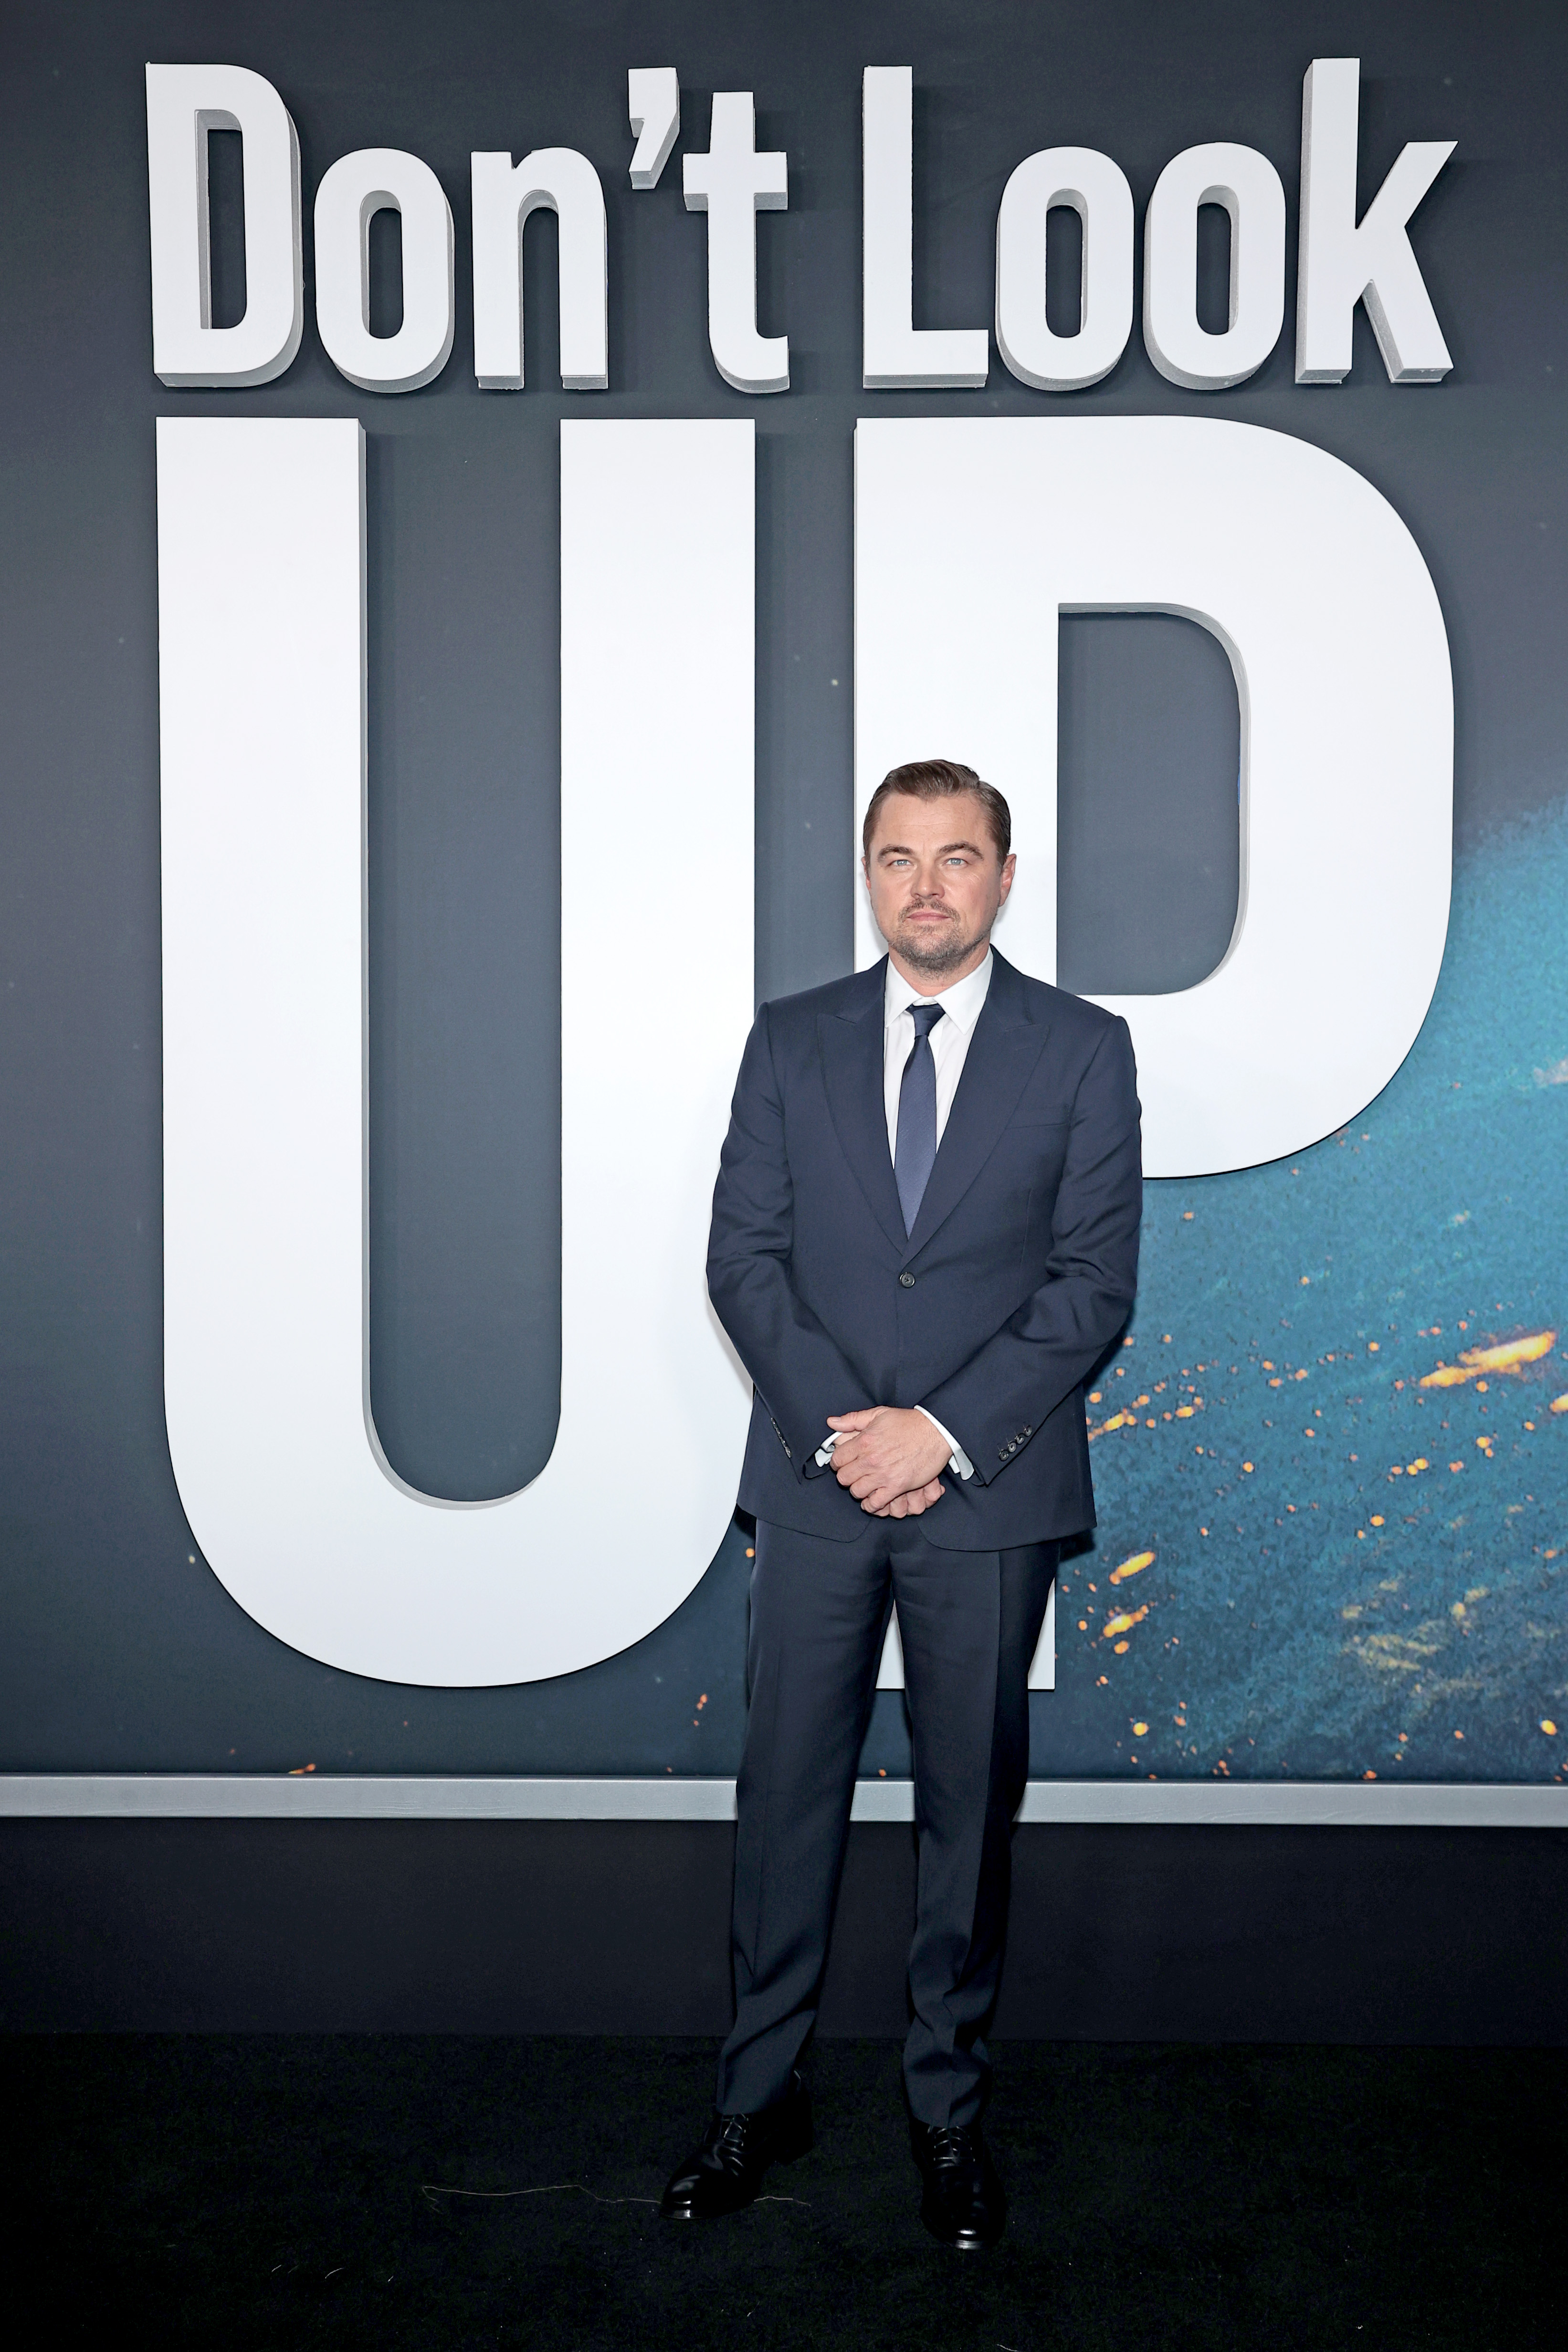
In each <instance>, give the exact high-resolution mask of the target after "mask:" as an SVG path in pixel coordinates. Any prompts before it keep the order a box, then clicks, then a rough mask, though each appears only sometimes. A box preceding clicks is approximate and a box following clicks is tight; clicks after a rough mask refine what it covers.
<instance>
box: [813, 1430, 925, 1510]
mask: <svg viewBox="0 0 1568 2352" xmlns="http://www.w3.org/2000/svg"><path fill="white" fill-rule="evenodd" d="M828 1427H829V1428H830V1429H836V1430H838V1431H839V1432H840V1437H839V1442H838V1444H837V1445H835V1446H834V1448H833V1475H834V1477H835V1478H836V1479H837V1480H838V1482H839V1484H840V1486H847V1487H848V1488H849V1490H850V1493H851V1494H852V1496H854V1498H855V1500H856V1502H857V1503H858V1504H859V1505H860V1507H861V1508H862V1511H870V1512H872V1513H873V1515H875V1514H879V1513H882V1512H884V1511H886V1510H887V1508H888V1507H889V1505H890V1504H892V1503H894V1502H896V1501H897V1499H898V1497H899V1496H901V1495H910V1494H914V1493H916V1492H917V1491H918V1490H919V1489H920V1488H921V1487H923V1486H929V1485H930V1484H931V1482H932V1480H933V1479H934V1478H935V1477H936V1475H937V1473H938V1472H939V1471H941V1470H945V1469H946V1466H947V1455H948V1445H947V1441H946V1438H945V1437H944V1436H943V1434H942V1433H941V1431H940V1430H939V1429H938V1428H937V1427H936V1424H935V1423H933V1422H929V1421H927V1420H926V1418H925V1414H924V1413H923V1412H915V1411H914V1410H913V1409H911V1410H909V1411H907V1412H906V1411H904V1409H903V1408H902V1407H900V1406H898V1405H873V1407H872V1408H871V1409H870V1410H869V1411H868V1412H831V1413H830V1414H829V1415H828Z"/></svg>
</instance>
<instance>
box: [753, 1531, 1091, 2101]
mask: <svg viewBox="0 0 1568 2352" xmlns="http://www.w3.org/2000/svg"><path fill="white" fill-rule="evenodd" d="M935 1508H936V1509H937V1510H940V1509H941V1508H942V1505H941V1504H940V1503H938V1504H936V1506H935ZM756 1549H757V1559H756V1565H755V1567H754V1569H753V1571H752V1578H751V1633H750V1641H749V1644H748V1648H747V1681H748V1685H749V1692H750V1710H749V1714H748V1716H747V1729H746V1748H745V1753H744V1755H743V1758H742V1760H741V1768H740V1778H739V1781H738V1784H737V1831H736V1850H735V1901H734V1910H733V1915H732V1927H731V1936H732V1943H733V1950H734V1961H735V1993H736V2018H735V2027H734V2031H733V2032H731V2034H730V2036H729V2039H728V2041H727V2042H726V2043H725V2045H724V2049H723V2051H722V2053H721V2054H720V2058H719V2068H718V2102H717V2103H718V2106H719V2109H720V2112H721V2113H724V2114H736V2113H741V2114H755V2113H756V2112H757V2111H758V2109H759V2108H762V2107H766V2106H769V2105H772V2103H773V2102H774V2100H776V2099H778V2098H779V2097H781V2096H782V2095H783V2094H784V2092H785V2090H786V2089H787V2088H788V2085H789V2075H790V2071H791V2069H792V2068H793V2066H794V2065H795V2063H796V2061H797V2060H798V2059H799V2057H800V2052H801V2050H802V2048H803V2046H804V2044H805V2042H806V2039H807V2036H808V2035H809V2034H810V2031H811V2027H812V2025H813V2024H814V2022H815V2021H816V2014H817V2003H818V2000H819V1996H820V1991H821V1980H822V1972H823V1969H824V1967H825V1965H826V1962H827V1957H828V1937H829V1933H830V1930H831V1923H832V1912H833V1902H834V1897H835V1895H836V1893H837V1890H838V1880H839V1871H840V1867H841V1864H842V1861H843V1853H844V1840H845V1836H846V1833H847V1832H848V1828H849V1817H850V1804H851V1801H852V1797H853V1795H854V1785H855V1768H856V1765H857V1764H858V1762H859V1759H860V1751H861V1745H862V1740H863V1739H864V1737H865V1729H866V1723H867V1719H868V1717H869V1715H870V1711H871V1703H872V1699H873V1694H874V1691H875V1686H876V1671H877V1666H878V1664H879V1663H880V1661H881V1657H882V1647H883V1639H884V1637H885V1634H886V1631H887V1622H888V1617H889V1613H890V1611H891V1608H892V1605H893V1603H894V1601H896V1602H897V1604H898V1625H899V1635H900V1639H901V1641H902V1643H903V1648H904V1689H905V1697H906V1700H907V1704H908V1707H909V1715H910V1721H911V1724H912V1727H913V1730H914V1743H915V1830H916V1835H917V1839H918V1848H919V1863H918V1872H917V1881H916V1885H917V1893H916V1901H915V1937H914V1942H913V1944H912V1945H911V1948H910V1954H909V1999H910V2006H911V2010H912V2012H913V2018H912V2022H911V2025H910V2028H909V2034H908V2038H907V2041H906V2042H905V2044H904V2084H905V2089H906V2093H907V2095H908V2100H909V2107H910V2112H911V2114H912V2115H913V2116H914V2117H915V2121H916V2122H918V2123H923V2124H929V2125H933V2126H936V2125H940V2124H969V2123H973V2122H974V2120H975V2118H976V2117H977V2115H978V2114H979V2112H980V2109H981V2107H982V2105H984V2101H985V2095H986V2089H987V2084H988V2079H989V2062H988V2056H987V2052H986V2045H985V2042H984V2039H983V2035H984V2032H985V2028H986V2025H987V2023H988V2019H989V2016H990V2012H991V2010H992V2008H993V2006H994V2004H995V2001H996V1996H997V1987H998V1982H999V1980H1000V1976H1001V1963H1002V1946H1003V1940H1004V1937H1005V1935H1006V1929H1007V1912H1008V1894H1009V1874H1010V1842H1011V1830H1012V1816H1013V1814H1014V1812H1015V1811H1017V1809H1018V1805H1019V1800H1020V1799H1021V1797H1022V1795H1023V1790H1024V1783H1025V1780H1027V1778H1028V1775H1029V1670H1030V1661H1031V1660H1032V1658H1033V1656H1034V1652H1035V1645H1036V1643H1038V1641H1039V1639H1040V1625H1041V1622H1042V1621H1043V1619H1044V1616H1045V1607H1046V1602H1047V1600H1048V1599H1049V1597H1050V1593H1051V1580H1052V1578H1053V1577H1054V1575H1055V1573H1056V1562H1057V1556H1058V1553H1059V1550H1060V1549H1061V1547H1060V1546H1059V1545H1058V1544H1055V1543H1038V1544H1025V1545H1022V1546H1020V1547H1019V1548H1018V1549H1012V1550H1008V1551H943V1550H940V1549H937V1547H936V1545H935V1544H932V1543H930V1542H928V1541H927V1540H926V1538H925V1536H924V1535H923V1534H922V1533H921V1521H920V1520H919V1519H877V1518H871V1517H867V1519H866V1521H865V1528H864V1532H863V1533H859V1534H857V1535H856V1536H854V1537H853V1538H852V1539H851V1540H850V1541H849V1542H847V1543H839V1542H834V1541H832V1540H831V1539H830V1538H825V1537H821V1536H810V1535H801V1534H799V1533H797V1532H795V1531H794V1530H793V1529H791V1528H780V1527H775V1526H772V1525H770V1524H769V1523H768V1521H766V1520H758V1528H757V1546H756Z"/></svg>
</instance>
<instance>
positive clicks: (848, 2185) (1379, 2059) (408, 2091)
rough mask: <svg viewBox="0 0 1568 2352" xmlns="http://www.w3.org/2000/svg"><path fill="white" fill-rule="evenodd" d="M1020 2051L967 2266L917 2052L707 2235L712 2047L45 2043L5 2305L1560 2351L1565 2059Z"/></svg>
mask: <svg viewBox="0 0 1568 2352" xmlns="http://www.w3.org/2000/svg"><path fill="white" fill-rule="evenodd" d="M999 2055H1000V2069H999V2077H998V2092H997V2096H996V2099H995V2102H994V2105H993V2107H992V2111H991V2116H990V2122H989V2131H990V2137H991V2141H992V2145H993V2147H995V2149H996V2152H997V2155H998V2160H999V2162H1000V2165H1001V2168H1002V2170H1003V2173H1004V2176H1005V2178H1006V2179H1007V2182H1008V2186H1009V2192H1010V2196H1011V2200H1012V2223H1011V2227H1010V2229H1009V2235H1008V2238H1007V2241H1006V2242H1005V2244H1004V2245H1003V2247H1002V2248H1001V2249H1000V2250H999V2252H998V2253H996V2254H995V2255H993V2256H990V2257H988V2258H980V2259H974V2258H969V2259H966V2258H964V2257H960V2256H957V2255H954V2254H951V2253H947V2252H944V2251H943V2250H942V2249H940V2248H938V2247H936V2246H934V2245H932V2244H931V2243H930V2242H928V2241H927V2240H926V2239H925V2235H924V2233H923V2232H922V2231H921V2229H920V2227H919V2224H918V2221H917V2220H916V2218H915V2193H914V2192H915V2175H914V2173H913V2170H912V2168H911V2167H910V2165H909V2161H908V2157H907V2152H906V2144H905V2140H904V2126H903V2123H902V2109H901V2106H900V2101H899V2087H898V2081H899V2078H898V2056H897V2051H896V2049H895V2047H894V2045H893V2044H891V2043H886V2042H825V2043H823V2044H822V2045H821V2046H820V2047H819V2048H818V2050H817V2051H816V2053H815V2054H814V2057H813V2060H812V2077H813V2088H814V2093H815V2098H816V2104H817V2112H818V2130H819V2143H820V2144H819V2147H818V2149H817V2152H816V2153H815V2154H813V2155H812V2156H810V2157H808V2158H805V2159H804V2161H803V2162H801V2163H800V2164H799V2165H796V2166H794V2167H793V2168H790V2169H789V2170H788V2171H783V2172H779V2173H776V2174H775V2175H773V2176H772V2183H773V2185H774V2186H776V2188H777V2190H778V2192H779V2193H778V2196H777V2197H776V2198H772V2199H769V2200H768V2202H766V2203H764V2204H761V2205H759V2206H758V2207H756V2208H754V2209H753V2210H752V2211H751V2212H749V2213H747V2214H745V2215H742V2216H741V2217H739V2218H738V2219H737V2220H736V2221H732V2222H729V2223H727V2224H724V2225H721V2226H718V2227H715V2228H711V2229H707V2230H693V2229H689V2228H687V2229H678V2228H674V2227H672V2226H670V2225H666V2224H664V2223H662V2222H661V2221H660V2220H659V2218H658V2215H657V2212H656V2210H655V2209H654V2204H653V2200H655V2199H656V2198H657V2196H658V2193H659V2189H660V2188H661V2186H662V2183H663V2179H664V2173H665V2171H666V2170H667V2169H668V2168H669V2167H670V2166H671V2164H672V2163H673V2162H674V2159H675V2158H677V2157H678V2156H679V2155H680V2154H681V2153H682V2152H683V2145H684V2143H685V2142H686V2141H688V2140H690V2139H691V2138H692V2137H694V2136H695V2131H696V2129H697V2128H698V2127H699V2126H700V2125H701V2122H702V2119H703V2116H704V2113H705V2110H706V2104H707V2101H708V2098H709V2095H710V2084H711V2076H712V2045H711V2044H708V2043H706V2042H653V2041H634V2042H612V2041H590V2040H579V2039H572V2040H568V2039H564V2038H561V2039H549V2040H532V2041H525V2040H511V2041H490V2040H484V2039H479V2038H461V2039H460V2038H445V2037H442V2038H437V2037H434V2036H431V2037H407V2036H405V2037H398V2038H390V2037H389V2038H384V2039H383V2038H371V2037H366V2038H358V2037H336V2038H306V2037H293V2036H277V2037H262V2036H257V2037H246V2038H238V2037H235V2038H225V2037H198V2036H191V2037H184V2038H167V2039H165V2038H158V2039H152V2038H141V2037H115V2038H110V2037H101V2038H99V2037H82V2038H78V2037H68V2036H60V2037H56V2038H48V2039H45V2038H37V2039H34V2038H27V2037H16V2038H14V2039H12V2040H10V2041H8V2042H4V2043H0V2070H3V2074H0V2079H3V2081H4V2084H5V2109H4V2112H5V2116H6V2131H5V2148H6V2152H7V2159H8V2161H7V2171H8V2172H9V2174H10V2179H9V2183H8V2185H7V2187H6V2188H5V2210H6V2213H7V2215H8V2217H9V2219H10V2221H11V2224H12V2228H13V2231H15V2232H16V2234H15V2236H14V2238H13V2246H14V2252H13V2254H12V2258H11V2262H10V2263H9V2265H8V2270H9V2289H10V2292H9V2294H8V2296H7V2300H8V2301H9V2302H10V2303H11V2304H12V2305H13V2309H14V2310H15V2308H16V2301H17V2297H18V2295H19V2294H21V2295H22V2300H23V2302H24V2303H25V2304H26V2305H31V2306H32V2308H33V2309H34V2311H35V2313H36V2314H37V2315H38V2317H39V2319H40V2321H41V2320H42V2318H43V2317H44V2315H46V2314H47V2321H48V2324H47V2331H45V2332H43V2333H40V2334H38V2335H37V2336H34V2337H33V2338H32V2340H34V2341H37V2342H39V2343H42V2342H46V2341H47V2342H49V2343H50V2344H61V2343H63V2344H78V2343H80V2344H87V2343H94V2344H98V2343H104V2344H109V2343H117V2342H133V2343H137V2342H143V2341H144V2342H148V2343H157V2344H158V2345H160V2346H168V2347H183V2346H186V2345H189V2346H198V2345H199V2346H201V2347H204V2352H205V2347H211V2348H212V2352H250V2347H258V2352H259V2347H266V2352H272V2347H277V2352H311V2348H312V2347H318V2346H320V2347H327V2346H330V2347H359V2346H364V2347H375V2352H401V2347H411V2352H413V2347H418V2352H467V2347H476V2352H477V2347H493V2346H507V2345H533V2346H539V2347H557V2346H559V2347H570V2352H600V2347H604V2352H632V2347H636V2352H644V2347H650V2348H651V2347H664V2346H670V2347H675V2346H679V2347H689V2352H706V2347H726V2348H728V2347H737V2352H751V2347H758V2348H760V2347H777V2352H784V2347H808V2346H821V2347H840V2346H846V2347H847V2346H851V2345H853V2346H857V2347H899V2352H905V2347H909V2352H915V2347H919V2348H920V2352H925V2347H941V2352H949V2348H950V2352H969V2347H974V2348H975V2352H1037V2347H1048V2346H1050V2347H1075V2352H1076V2347H1083V2352H1091V2348H1092V2352H1100V2347H1106V2352H1110V2347H1115V2352H1123V2347H1128V2352H1133V2348H1134V2347H1136V2352H1144V2347H1167V2346H1168V2347H1182V2348H1183V2352H1186V2347H1192V2352H1197V2347H1210V2346H1213V2347H1224V2352H1253V2347H1257V2352H1279V2347H1296V2346H1303V2347H1320V2346H1321V2347H1367V2352H1372V2347H1376V2352H1401V2347H1406V2346H1408V2347H1426V2346H1453V2347H1464V2352H1505V2347H1506V2352H1529V2347H1535V2346H1541V2347H1546V2346H1548V2345H1549V2346H1550V2347H1552V2352H1561V2347H1562V2346H1563V2343H1564V2342H1565V2341H1568V2308H1565V2305H1568V2298H1565V2297H1564V2295H1563V2246H1564V2243H1565V2242H1568V2232H1565V2225H1564V2207H1563V2191H1564V2188H1565V2186H1568V2168H1565V2165H1564V2159H1563V2109H1564V2095H1565V2094H1568V2053H1564V2052H1562V2051H1551V2052H1537V2051H1498V2050H1490V2051H1474V2052H1470V2051H1453V2050H1437V2051H1428V2050H1411V2049H1404V2050H1365V2049H1362V2050H1347V2049H1324V2048H1314V2049H1280V2048H1267V2049H1265V2048H1234V2047H1231V2048H1224V2047H1218V2048H1216V2047H1197V2046H1192V2045H1184V2046H1163V2047H1162V2046H1154V2045H1149V2044H1083V2043H1077V2044H1061V2043H1055V2044H1052V2043H1040V2042H1031V2043H1025V2042H1019V2043H1014V2044H1011V2045H1009V2047H1007V2048H1006V2049H1005V2050H1003V2051H1002V2052H1001V2053H999ZM459 2191H463V2192H466V2193H464V2194H458V2193H456V2192H459ZM519 2192H521V2193H519ZM28 2281H31V2283H32V2284H31V2286H30V2287H27V2284H26V2283H27V2282H28ZM24 2289H26V2292H25V2293H24V2292H23V2291H24ZM16 2340H17V2339H16V2338H15V2337H14V2338H13V2341H16Z"/></svg>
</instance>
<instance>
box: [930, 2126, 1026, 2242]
mask: <svg viewBox="0 0 1568 2352" xmlns="http://www.w3.org/2000/svg"><path fill="white" fill-rule="evenodd" d="M909 2139H910V2145H911V2147H913V2148H914V2150H915V2163H916V2164H917V2165H918V2166H919V2168H920V2178H921V2180H922V2182H923V2183H924V2184H925V2185H924V2191H923V2194H922V2196H921V2200H920V2218H921V2220H922V2221H924V2222H925V2226H926V2228H927V2229H928V2230H929V2231H930V2232H931V2234H932V2236H933V2237H934V2238H939V2239H940V2240H941V2242H942V2243H943V2244H944V2245H945V2246H956V2247H957V2248H958V2250H959V2252H961V2253H966V2254H977V2253H979V2252H982V2250H983V2249H984V2248H985V2247H987V2246H994V2245H995V2244H996V2242H997V2241H998V2238H999V2237H1000V2236H1001V2234H1002V2231H1004V2230H1005V2229H1006V2227H1007V2220H1008V2200H1007V2198H1006V2196H1005V2195H1004V2193H1003V2190H1002V2184H1001V2182H1000V2180H999V2179H998V2177H997V2168H996V2166H995V2165H994V2164H993V2163H992V2162H991V2158H990V2151H989V2149H988V2147H987V2146H986V2143H985V2141H984V2140H983V2139H982V2138H981V2137H980V2130H979V2126H978V2125H977V2124H936V2125H932V2124H917V2123H911V2125H910V2126H909Z"/></svg>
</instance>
